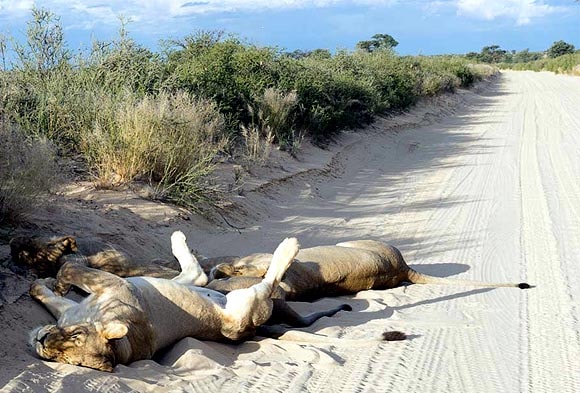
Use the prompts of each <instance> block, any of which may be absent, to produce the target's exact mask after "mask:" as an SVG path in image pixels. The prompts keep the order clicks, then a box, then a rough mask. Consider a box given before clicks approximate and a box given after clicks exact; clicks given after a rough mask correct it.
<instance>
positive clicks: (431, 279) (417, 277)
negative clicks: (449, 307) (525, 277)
mask: <svg viewBox="0 0 580 393" xmlns="http://www.w3.org/2000/svg"><path fill="white" fill-rule="evenodd" d="M408 281H410V282H411V283H413V284H439V285H465V286H470V287H487V288H500V287H510V288H520V289H528V288H533V286H532V285H530V284H528V283H526V282H520V283H512V282H500V283H493V282H483V281H475V280H461V279H455V278H443V277H435V276H430V275H428V274H423V273H419V272H418V271H416V270H413V269H411V268H409V272H408Z"/></svg>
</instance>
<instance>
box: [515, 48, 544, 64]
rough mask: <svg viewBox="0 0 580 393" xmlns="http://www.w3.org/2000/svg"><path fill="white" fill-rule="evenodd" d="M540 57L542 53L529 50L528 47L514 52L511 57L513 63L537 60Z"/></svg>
mask: <svg viewBox="0 0 580 393" xmlns="http://www.w3.org/2000/svg"><path fill="white" fill-rule="evenodd" d="M541 58H542V53H540V52H530V50H529V49H524V50H521V51H519V52H516V53H515V54H514V57H513V62H514V63H527V62H530V61H534V60H538V59H541Z"/></svg>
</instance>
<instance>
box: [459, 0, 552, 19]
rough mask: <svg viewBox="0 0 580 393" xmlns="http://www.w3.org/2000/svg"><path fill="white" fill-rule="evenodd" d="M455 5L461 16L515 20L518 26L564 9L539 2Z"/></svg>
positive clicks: (477, 0) (473, 0)
mask: <svg viewBox="0 0 580 393" xmlns="http://www.w3.org/2000/svg"><path fill="white" fill-rule="evenodd" d="M455 5H456V7H457V13H458V14H459V15H465V16H469V17H473V18H478V19H486V20H493V19H496V18H498V17H507V18H511V19H514V20H515V21H516V24H517V25H525V24H528V23H530V22H531V21H532V19H535V18H540V17H543V16H546V15H548V14H551V13H554V12H558V11H561V10H562V9H563V7H556V6H551V5H548V4H545V3H544V2H543V1H537V0H457V1H456V4H455Z"/></svg>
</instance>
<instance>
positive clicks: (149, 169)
mask: <svg viewBox="0 0 580 393" xmlns="http://www.w3.org/2000/svg"><path fill="white" fill-rule="evenodd" d="M100 113H101V115H100V117H99V119H98V120H97V122H96V124H95V129H94V131H93V132H91V133H87V134H86V135H84V140H83V145H82V149H83V151H84V152H85V154H86V156H87V157H88V159H89V163H90V164H91V165H92V166H93V167H94V168H96V177H97V179H98V183H99V184H100V185H101V186H103V187H114V186H119V185H123V184H127V183H130V182H132V181H135V180H142V181H147V182H149V183H151V184H152V185H153V186H154V188H155V190H156V197H157V198H161V199H167V200H171V201H175V202H179V203H180V204H181V205H185V206H188V207H192V208H195V206H196V202H198V201H199V200H202V199H204V198H205V197H206V193H205V192H204V180H205V179H206V176H207V175H209V174H210V173H211V171H212V169H213V159H214V157H215V155H216V154H217V152H218V151H219V150H220V149H222V148H223V147H224V145H225V144H226V139H225V138H224V136H223V135H224V121H223V116H221V115H220V114H219V113H218V111H217V109H216V106H215V104H212V103H211V102H208V101H204V100H196V99H192V98H191V97H190V96H189V95H187V94H185V93H177V94H174V95H169V94H165V93H164V94H160V95H159V96H157V97H150V96H146V97H144V98H142V99H139V98H136V96H135V95H133V94H131V93H126V94H125V95H124V96H122V97H120V98H111V97H103V98H102V100H101V110H100Z"/></svg>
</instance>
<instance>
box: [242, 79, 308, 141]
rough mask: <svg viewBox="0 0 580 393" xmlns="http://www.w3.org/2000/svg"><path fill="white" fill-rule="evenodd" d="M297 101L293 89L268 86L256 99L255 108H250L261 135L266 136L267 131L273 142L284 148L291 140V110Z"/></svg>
mask: <svg viewBox="0 0 580 393" xmlns="http://www.w3.org/2000/svg"><path fill="white" fill-rule="evenodd" d="M297 103H298V95H297V94H296V92H295V91H291V92H288V93H285V92H283V91H281V90H278V89H276V88H272V87H271V88H268V89H266V90H265V91H264V94H263V95H262V96H261V97H260V98H258V99H257V100H256V107H257V110H254V109H253V108H250V113H251V114H252V115H253V117H254V119H255V120H254V122H255V123H256V124H257V125H259V126H260V127H261V128H262V130H263V132H262V136H263V137H265V138H266V139H267V138H268V133H271V134H272V136H273V142H276V143H278V144H279V145H280V147H281V148H283V149H284V148H286V147H287V146H288V145H291V144H292V142H293V140H292V139H293V123H294V121H293V120H294V119H293V116H292V114H293V111H294V108H295V107H296V105H297Z"/></svg>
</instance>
